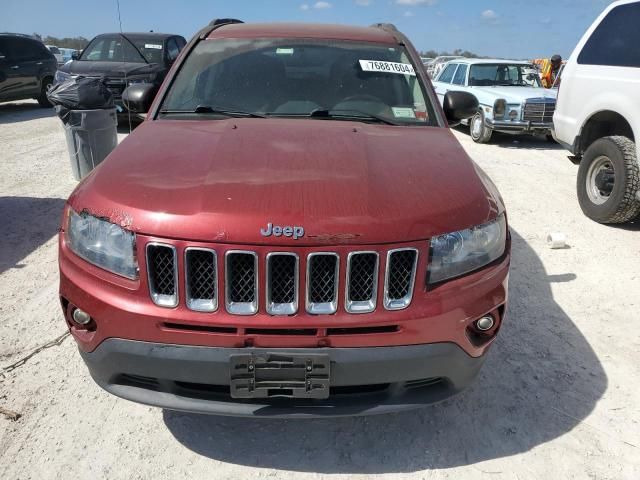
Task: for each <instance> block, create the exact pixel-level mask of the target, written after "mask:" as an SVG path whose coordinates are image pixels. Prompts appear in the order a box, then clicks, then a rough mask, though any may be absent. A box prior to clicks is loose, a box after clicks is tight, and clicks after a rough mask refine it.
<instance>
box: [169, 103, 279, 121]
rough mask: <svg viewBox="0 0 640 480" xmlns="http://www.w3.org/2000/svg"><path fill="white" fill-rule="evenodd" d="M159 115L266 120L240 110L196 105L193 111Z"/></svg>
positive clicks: (178, 111) (177, 111) (260, 116)
mask: <svg viewBox="0 0 640 480" xmlns="http://www.w3.org/2000/svg"><path fill="white" fill-rule="evenodd" d="M160 113H165V114H175V113H187V114H188V113H213V114H217V115H224V116H226V117H235V118H244V117H251V118H267V117H266V116H265V115H260V114H259V113H253V112H243V111H241V110H230V109H229V110H228V109H226V108H217V107H211V106H209V105H198V106H197V107H196V108H195V109H194V110H160Z"/></svg>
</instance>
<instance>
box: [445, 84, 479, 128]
mask: <svg viewBox="0 0 640 480" xmlns="http://www.w3.org/2000/svg"><path fill="white" fill-rule="evenodd" d="M478 107H479V104H478V99H477V98H476V97H475V96H473V95H472V94H470V93H468V92H447V93H446V95H445V96H444V103H443V109H444V114H445V116H446V117H447V122H449V126H451V127H455V126H456V125H458V124H459V123H460V122H461V121H462V120H466V119H467V118H471V117H473V116H474V115H475V114H476V113H477V112H478Z"/></svg>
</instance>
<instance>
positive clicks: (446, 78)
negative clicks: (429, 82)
mask: <svg viewBox="0 0 640 480" xmlns="http://www.w3.org/2000/svg"><path fill="white" fill-rule="evenodd" d="M457 66H458V64H457V63H450V64H449V65H447V66H446V67H445V68H444V70H443V71H442V73H441V74H440V76H439V77H438V82H444V83H451V80H452V79H453V74H454V73H455V71H456V67H457Z"/></svg>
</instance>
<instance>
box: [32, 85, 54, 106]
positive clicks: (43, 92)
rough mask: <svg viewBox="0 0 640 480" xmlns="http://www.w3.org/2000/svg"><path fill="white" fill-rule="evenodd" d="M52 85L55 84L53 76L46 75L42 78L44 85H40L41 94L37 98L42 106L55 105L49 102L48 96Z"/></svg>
mask: <svg viewBox="0 0 640 480" xmlns="http://www.w3.org/2000/svg"><path fill="white" fill-rule="evenodd" d="M52 85H53V78H51V77H45V78H43V79H42V86H41V87H40V95H39V96H38V98H36V100H38V103H39V104H40V106H41V107H42V108H51V107H53V105H51V103H50V102H49V99H48V98H47V92H48V91H49V89H50V88H51V86H52Z"/></svg>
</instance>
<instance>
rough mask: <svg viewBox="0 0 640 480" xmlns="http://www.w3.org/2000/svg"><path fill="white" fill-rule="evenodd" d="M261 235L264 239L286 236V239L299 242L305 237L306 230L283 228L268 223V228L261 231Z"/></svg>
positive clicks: (294, 227) (295, 227)
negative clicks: (291, 238)
mask: <svg viewBox="0 0 640 480" xmlns="http://www.w3.org/2000/svg"><path fill="white" fill-rule="evenodd" d="M260 235H262V236H263V237H270V236H271V235H273V236H274V237H279V236H281V235H284V236H285V237H293V239H294V240H297V239H299V238H301V237H304V228H302V227H298V226H295V225H294V226H293V227H290V226H286V227H281V226H279V225H273V224H271V223H267V228H261V229H260Z"/></svg>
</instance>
